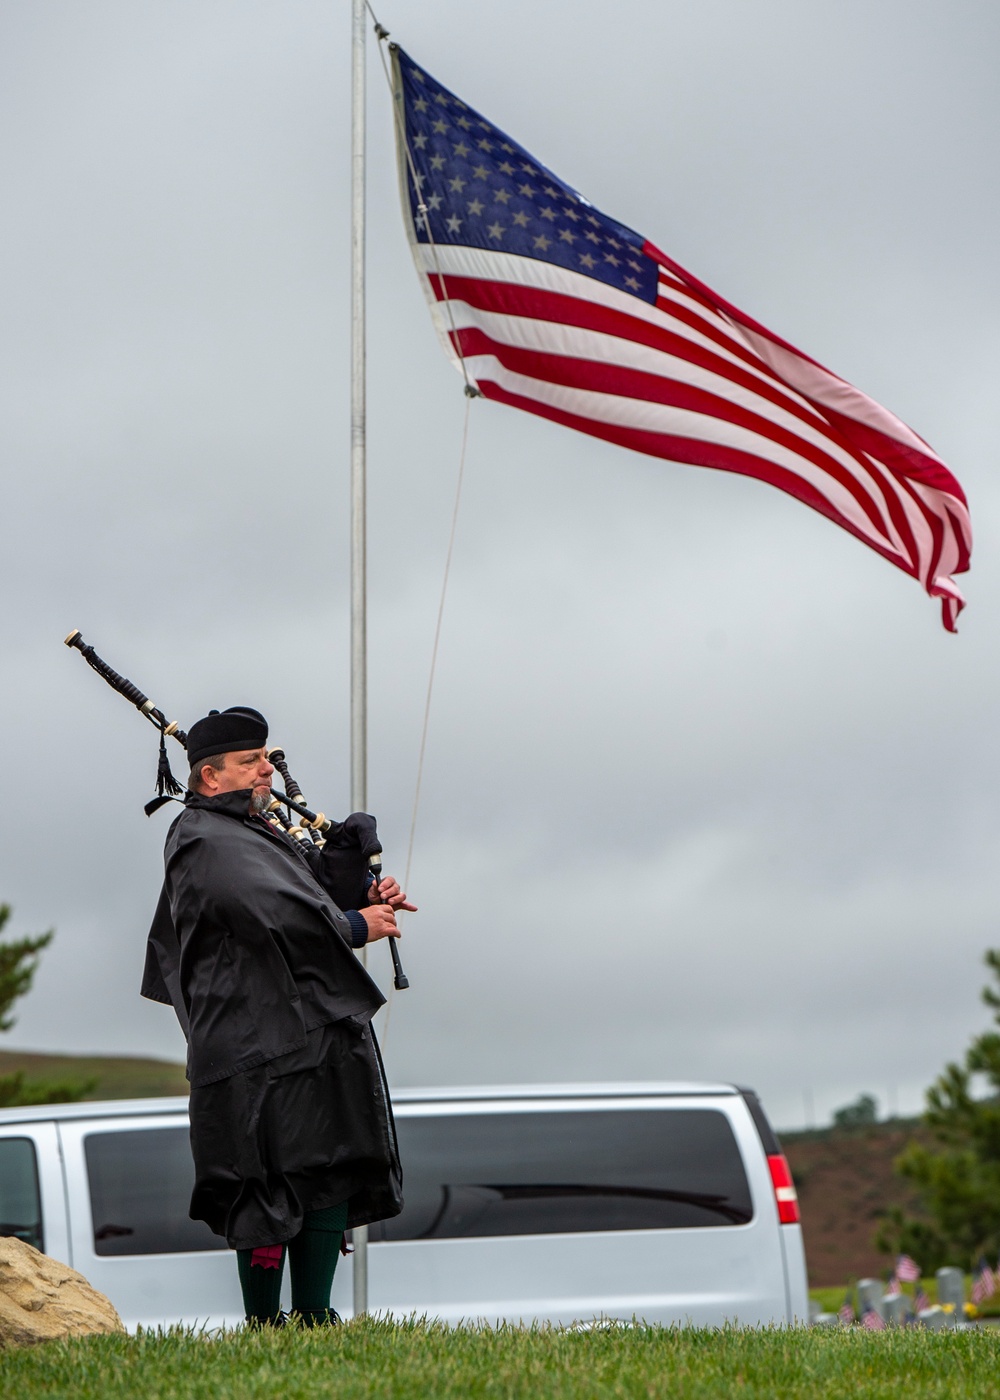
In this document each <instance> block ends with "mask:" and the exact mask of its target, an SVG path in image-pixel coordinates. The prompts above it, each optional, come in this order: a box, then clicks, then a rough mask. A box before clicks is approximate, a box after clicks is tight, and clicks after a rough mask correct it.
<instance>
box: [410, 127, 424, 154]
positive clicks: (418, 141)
mask: <svg viewBox="0 0 1000 1400" xmlns="http://www.w3.org/2000/svg"><path fill="white" fill-rule="evenodd" d="M413 145H414V146H416V148H417V150H418V151H422V150H423V149H424V147H425V146H426V145H427V136H426V134H425V133H424V132H422V131H418V132H417V134H416V136H414V137H413Z"/></svg>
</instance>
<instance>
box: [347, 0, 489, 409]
mask: <svg viewBox="0 0 1000 1400" xmlns="http://www.w3.org/2000/svg"><path fill="white" fill-rule="evenodd" d="M365 5H366V7H367V10H368V13H369V14H370V15H371V17H372V22H373V24H374V26H375V35H376V37H377V39H378V55H379V58H380V59H381V60H382V72H383V73H384V74H385V82H386V87H387V88H388V89H389V101H390V102H391V104H392V113H393V120H394V121H395V123H396V129H397V130H398V132H399V139H400V141H401V142H402V146H403V151H404V153H405V155H406V164H407V166H408V168H409V171H410V179H411V180H412V181H413V188H414V189H415V190H416V192H417V213H418V215H420V217H421V218H422V219H423V226H424V231H425V232H426V234H427V242H428V244H429V246H430V250H431V257H432V258H433V260H434V273H435V276H436V277H437V282H438V287H439V289H440V290H441V291H444V290H445V280H444V274H443V273H442V271H441V264H440V262H439V261H438V251H437V244H436V243H435V242H434V234H433V233H432V232H431V221H430V219H429V218H428V217H427V205H426V204H425V203H424V197H423V195H422V194H421V191H420V182H419V181H418V179H417V167H416V165H415V164H414V161H413V155H412V154H411V152H410V143H409V141H407V139H406V126H405V125H404V123H403V119H402V116H401V114H400V111H399V108H398V106H397V105H396V95H395V93H394V92H393V90H392V78H391V77H390V76H389V65H388V64H387V63H386V59H385V50H384V49H383V47H382V45H383V44H384V43H385V41H386V40H387V39H388V37H389V31H388V29H386V28H385V26H384V25H382V24H380V23H379V22H378V19H377V18H376V16H375V11H374V10H373V9H372V7H371V5H370V3H369V0H365ZM444 306H445V313H446V314H447V317H448V320H449V322H450V324H451V343H452V345H453V346H454V348H455V350H456V351H457V352H458V359H459V364H460V365H461V368H462V378H463V379H464V380H465V393H466V396H467V397H468V398H470V399H481V398H482V397H483V393H482V390H481V389H477V388H476V386H475V384H473V382H472V380H471V379H470V378H469V371H468V368H467V367H466V363H465V356H464V354H463V353H462V346H461V342H460V341H459V338H458V327H457V326H456V325H455V313H454V312H453V310H452V306H451V299H450V298H449V297H445V299H444Z"/></svg>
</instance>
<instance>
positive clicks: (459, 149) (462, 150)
mask: <svg viewBox="0 0 1000 1400" xmlns="http://www.w3.org/2000/svg"><path fill="white" fill-rule="evenodd" d="M455 154H456V155H457V156H461V157H462V159H463V160H464V159H465V157H466V156H467V155H468V154H469V147H468V146H467V145H466V144H465V142H464V141H459V143H458V145H457V146H456V147H455Z"/></svg>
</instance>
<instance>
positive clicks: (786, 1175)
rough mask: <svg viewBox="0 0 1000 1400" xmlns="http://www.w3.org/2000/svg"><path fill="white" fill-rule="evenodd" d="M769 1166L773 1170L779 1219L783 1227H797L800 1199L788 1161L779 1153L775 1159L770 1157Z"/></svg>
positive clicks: (772, 1175) (772, 1176)
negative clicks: (796, 1192)
mask: <svg viewBox="0 0 1000 1400" xmlns="http://www.w3.org/2000/svg"><path fill="white" fill-rule="evenodd" d="M767 1165H768V1166H769V1167H770V1168H771V1185H772V1186H773V1187H774V1199H775V1200H776V1201H777V1202H778V1219H779V1220H780V1221H781V1223H782V1225H797V1224H798V1223H799V1198H798V1196H797V1195H796V1194H795V1185H794V1183H793V1181H792V1173H791V1172H790V1171H789V1169H788V1160H787V1158H786V1157H785V1155H784V1154H783V1153H781V1152H778V1153H775V1155H774V1156H773V1157H768V1159H767Z"/></svg>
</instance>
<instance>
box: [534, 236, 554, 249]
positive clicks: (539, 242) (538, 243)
mask: <svg viewBox="0 0 1000 1400" xmlns="http://www.w3.org/2000/svg"><path fill="white" fill-rule="evenodd" d="M535 247H536V248H540V249H541V251H542V252H543V253H544V252H546V251H547V250H548V249H549V248H551V247H552V239H551V238H546V237H545V234H544V233H540V234H539V235H538V237H537V238H536V239H535Z"/></svg>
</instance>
